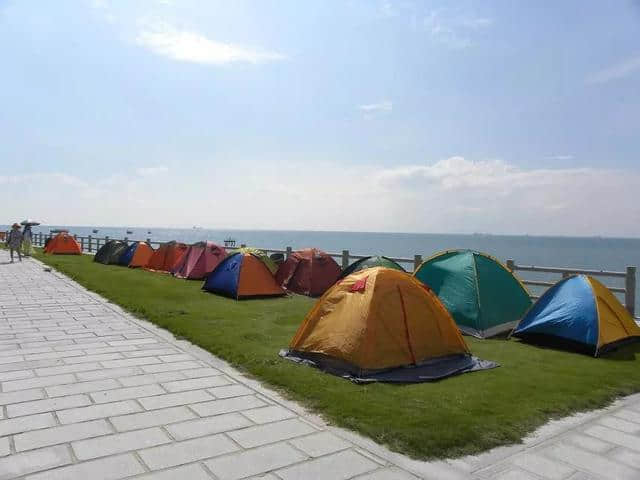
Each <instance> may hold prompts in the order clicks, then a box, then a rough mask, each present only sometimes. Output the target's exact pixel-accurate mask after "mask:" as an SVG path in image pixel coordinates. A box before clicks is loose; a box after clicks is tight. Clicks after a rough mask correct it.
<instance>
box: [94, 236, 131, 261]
mask: <svg viewBox="0 0 640 480" xmlns="http://www.w3.org/2000/svg"><path fill="white" fill-rule="evenodd" d="M126 249H127V244H126V243H124V242H122V241H120V240H109V241H108V242H107V243H105V244H104V245H103V246H102V247H100V249H99V250H98V251H97V252H96V254H95V255H94V257H93V261H94V262H98V263H103V264H104V265H111V264H116V263H118V260H119V259H120V257H121V256H122V254H123V253H124V251H125V250H126Z"/></svg>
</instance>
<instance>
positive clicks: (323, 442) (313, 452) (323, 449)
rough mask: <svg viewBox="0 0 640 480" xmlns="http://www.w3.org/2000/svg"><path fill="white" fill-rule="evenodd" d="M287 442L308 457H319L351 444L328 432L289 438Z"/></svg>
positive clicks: (343, 448)
mask: <svg viewBox="0 0 640 480" xmlns="http://www.w3.org/2000/svg"><path fill="white" fill-rule="evenodd" d="M289 443H290V444H291V445H293V446H294V447H296V448H297V449H299V450H302V451H303V452H305V453H306V454H307V455H309V456H310V457H320V456H322V455H327V454H328V453H334V452H338V451H340V450H345V449H347V448H349V447H350V446H351V444H350V443H348V442H346V441H344V440H342V439H340V438H338V437H336V436H335V435H333V434H331V433H329V432H320V433H314V434H313V435H308V436H306V437H300V438H296V439H293V440H290V441H289Z"/></svg>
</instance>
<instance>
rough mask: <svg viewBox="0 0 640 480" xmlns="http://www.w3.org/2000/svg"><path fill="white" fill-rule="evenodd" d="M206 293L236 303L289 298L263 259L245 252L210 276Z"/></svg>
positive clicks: (220, 264) (227, 260) (204, 288)
mask: <svg viewBox="0 0 640 480" xmlns="http://www.w3.org/2000/svg"><path fill="white" fill-rule="evenodd" d="M202 289H203V290H207V291H209V292H213V293H219V294H221V295H225V296H227V297H231V298H235V299H236V300H240V299H244V298H250V297H273V296H282V295H284V294H285V291H284V290H283V289H282V287H280V286H279V285H278V284H277V283H276V279H275V278H274V276H273V274H272V273H271V271H270V270H269V268H268V267H267V266H266V265H265V263H264V262H263V260H262V258H260V257H257V256H255V255H253V254H251V253H241V252H238V253H235V254H233V255H229V256H227V258H225V259H224V260H223V261H222V262H220V263H219V264H218V266H217V267H216V268H215V270H214V271H213V272H211V273H210V274H209V275H208V276H207V279H206V280H205V282H204V285H203V286H202Z"/></svg>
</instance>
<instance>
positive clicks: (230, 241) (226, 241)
mask: <svg viewBox="0 0 640 480" xmlns="http://www.w3.org/2000/svg"><path fill="white" fill-rule="evenodd" d="M224 246H225V247H235V246H236V240H235V238H231V237H227V238H225V239H224Z"/></svg>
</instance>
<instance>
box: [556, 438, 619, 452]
mask: <svg viewBox="0 0 640 480" xmlns="http://www.w3.org/2000/svg"><path fill="white" fill-rule="evenodd" d="M565 440H566V441H568V442H571V443H573V444H574V445H577V446H578V447H581V448H583V449H585V450H590V451H592V452H595V453H604V452H607V451H609V450H611V449H612V448H614V447H615V445H614V444H613V443H609V442H603V441H602V440H598V439H597V438H594V437H592V436H590V435H581V434H579V433H576V434H572V435H569V436H567V437H566V438H565Z"/></svg>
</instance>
